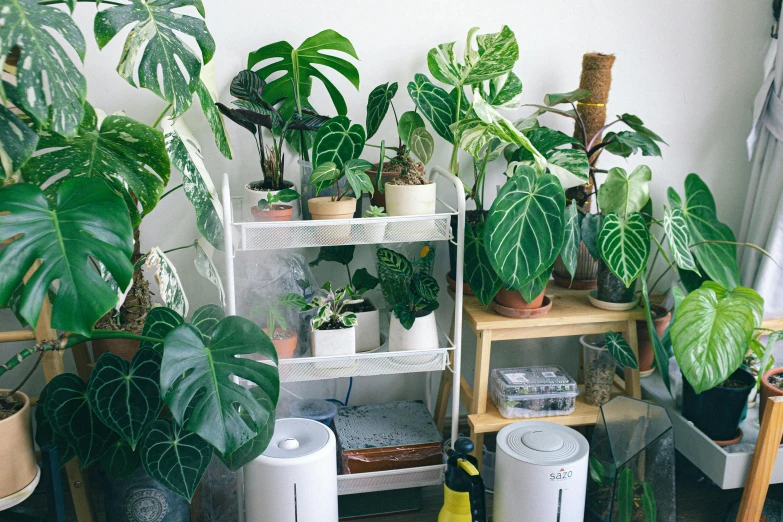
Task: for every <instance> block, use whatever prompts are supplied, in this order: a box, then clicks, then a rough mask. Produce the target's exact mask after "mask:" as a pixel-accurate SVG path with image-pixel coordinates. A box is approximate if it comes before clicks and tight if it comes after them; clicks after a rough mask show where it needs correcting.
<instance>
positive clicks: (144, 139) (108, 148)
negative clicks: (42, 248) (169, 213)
mask: <svg viewBox="0 0 783 522" xmlns="http://www.w3.org/2000/svg"><path fill="white" fill-rule="evenodd" d="M85 107H86V109H87V112H86V114H85V117H84V120H83V121H82V125H81V127H80V129H79V134H78V135H77V136H76V137H74V138H71V139H66V138H63V137H62V136H59V135H57V134H49V135H43V136H41V139H40V141H39V142H38V150H39V151H42V152H41V154H39V155H37V156H35V157H33V158H31V159H30V160H29V161H28V162H27V163H26V164H25V166H24V167H23V169H22V174H23V176H24V178H25V179H26V180H28V181H31V182H33V183H35V184H37V185H43V184H45V183H46V182H48V181H50V180H52V179H53V178H56V176H58V175H60V174H61V173H63V172H65V171H67V174H66V176H65V179H67V178H74V177H76V178H100V179H102V180H104V181H105V182H106V183H107V184H108V185H109V186H111V187H112V189H113V190H114V191H115V192H117V193H118V194H120V195H121V196H122V197H123V198H124V199H125V202H126V205H127V207H128V210H129V211H130V212H131V216H133V217H134V219H133V224H134V226H138V224H139V223H140V221H141V217H140V216H139V214H138V211H137V209H136V201H135V200H138V202H139V203H141V206H142V209H143V211H144V213H145V214H146V213H149V212H150V211H152V209H153V208H155V205H157V204H158V200H159V199H160V196H161V195H162V194H163V189H164V188H165V187H166V184H167V183H168V181H169V175H170V171H171V166H170V163H169V157H168V154H166V146H165V143H164V140H163V134H162V133H161V132H160V131H158V130H155V129H153V128H152V127H149V126H147V125H144V124H143V123H139V122H138V121H136V120H133V119H131V118H128V117H127V116H107V117H106V119H104V120H103V122H101V123H100V125H99V119H98V116H97V115H96V113H95V111H94V110H93V109H92V107H90V106H89V105H86V106H85Z"/></svg>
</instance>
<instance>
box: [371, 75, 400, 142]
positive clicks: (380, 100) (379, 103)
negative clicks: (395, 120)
mask: <svg viewBox="0 0 783 522" xmlns="http://www.w3.org/2000/svg"><path fill="white" fill-rule="evenodd" d="M395 94H397V82H394V83H392V84H389V83H388V82H387V83H384V84H383V85H379V86H378V87H376V88H375V89H373V90H372V91H371V92H370V96H369V98H368V99H367V124H366V127H367V139H368V140H369V139H370V138H372V137H373V136H375V133H376V132H378V129H379V128H380V126H381V122H383V119H384V118H385V117H386V113H387V112H388V111H389V104H390V103H391V100H392V98H394V95H395Z"/></svg>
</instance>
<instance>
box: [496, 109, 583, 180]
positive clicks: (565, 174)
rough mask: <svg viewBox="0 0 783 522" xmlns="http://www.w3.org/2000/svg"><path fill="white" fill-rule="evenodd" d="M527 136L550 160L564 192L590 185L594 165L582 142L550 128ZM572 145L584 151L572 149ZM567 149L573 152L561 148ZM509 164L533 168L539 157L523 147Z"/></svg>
mask: <svg viewBox="0 0 783 522" xmlns="http://www.w3.org/2000/svg"><path fill="white" fill-rule="evenodd" d="M517 123H519V122H517ZM516 126H517V124H515V127H516ZM526 135H527V138H528V139H529V140H530V144H531V145H532V146H533V147H534V148H535V149H536V150H538V152H540V153H541V154H543V156H544V158H546V165H547V168H548V169H549V172H550V173H551V174H554V175H555V176H557V179H559V180H560V184H561V185H563V188H564V189H568V188H571V187H575V186H577V185H581V184H583V183H585V182H586V181H588V179H589V170H590V162H589V161H588V158H587V154H586V153H585V151H584V148H583V147H581V146H580V143H579V141H578V140H576V139H574V138H572V137H571V136H568V135H567V134H564V133H562V132H560V131H556V130H553V129H549V128H547V127H540V128H533V129H531V130H530V131H529V132H528V133H527V134H526ZM572 145H578V146H580V147H579V148H570V147H571V146H572ZM563 146H568V147H569V148H559V147H563ZM509 161H510V162H522V163H525V164H530V163H531V162H533V161H535V157H534V155H533V154H532V153H531V152H530V151H529V150H528V149H526V148H524V147H519V148H517V149H516V150H515V152H514V153H513V154H511V155H510V158H509Z"/></svg>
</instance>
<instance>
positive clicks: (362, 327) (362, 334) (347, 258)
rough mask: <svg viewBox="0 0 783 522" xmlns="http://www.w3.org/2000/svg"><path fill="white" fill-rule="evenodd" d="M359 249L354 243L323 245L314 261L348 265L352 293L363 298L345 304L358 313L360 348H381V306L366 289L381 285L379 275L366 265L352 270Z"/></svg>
mask: <svg viewBox="0 0 783 522" xmlns="http://www.w3.org/2000/svg"><path fill="white" fill-rule="evenodd" d="M355 249H356V246H354V245H346V246H328V247H321V250H320V251H319V252H318V257H317V258H316V259H315V260H314V261H312V262H311V263H310V266H311V267H315V266H318V265H319V264H320V263H321V261H331V262H335V263H340V264H341V265H343V266H345V270H346V271H347V272H348V285H349V288H350V293H351V294H353V295H356V296H359V297H360V298H361V302H358V303H353V304H349V305H347V306H346V307H345V310H346V311H348V312H353V313H354V314H355V315H356V327H355V328H354V331H355V334H356V351H357V352H367V351H372V350H377V349H378V348H379V347H380V346H381V332H380V317H379V313H378V308H376V307H375V305H374V304H373V303H372V302H370V300H369V299H367V298H366V297H365V293H367V292H369V291H370V290H372V289H374V288H375V287H376V286H378V278H377V277H375V276H373V275H372V274H370V273H369V272H368V271H367V269H366V268H360V269H358V270H356V271H355V272H353V273H351V267H350V264H351V261H353V254H354V251H355Z"/></svg>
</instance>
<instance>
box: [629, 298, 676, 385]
mask: <svg viewBox="0 0 783 522" xmlns="http://www.w3.org/2000/svg"><path fill="white" fill-rule="evenodd" d="M650 311H651V313H652V317H653V326H654V327H655V331H656V332H657V334H658V337H659V338H660V337H663V334H664V333H665V332H666V329H667V328H668V327H669V322H670V321H671V319H672V313H671V312H669V311H668V310H666V309H665V308H664V307H662V306H659V305H651V306H650ZM636 336H637V338H638V343H639V371H640V372H650V371H651V370H652V365H653V361H654V360H655V352H654V351H653V346H652V341H651V340H650V331H649V330H648V329H647V321H636Z"/></svg>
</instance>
